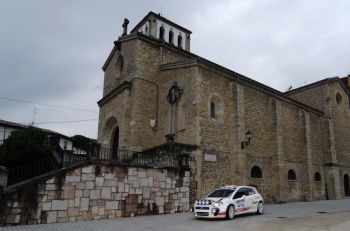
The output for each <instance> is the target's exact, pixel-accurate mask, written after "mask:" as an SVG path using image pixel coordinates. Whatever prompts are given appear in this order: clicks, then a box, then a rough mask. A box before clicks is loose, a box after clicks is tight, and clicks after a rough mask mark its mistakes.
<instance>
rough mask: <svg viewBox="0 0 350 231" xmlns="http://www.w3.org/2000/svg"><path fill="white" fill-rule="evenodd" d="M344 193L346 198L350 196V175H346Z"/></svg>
mask: <svg viewBox="0 0 350 231" xmlns="http://www.w3.org/2000/svg"><path fill="white" fill-rule="evenodd" d="M344 191H345V196H350V185H349V175H348V174H345V175H344Z"/></svg>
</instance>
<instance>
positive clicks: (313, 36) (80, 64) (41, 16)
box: [0, 0, 350, 138]
mask: <svg viewBox="0 0 350 231" xmlns="http://www.w3.org/2000/svg"><path fill="white" fill-rule="evenodd" d="M349 9H350V1H348V0H293V1H280V0H227V1H225V0H223V1H221V0H216V1H209V0H207V1H188V0H184V1H182V0H177V1H174V0H173V1H161V0H159V1H136V0H128V1H115V0H114V1H105V0H100V1H98V0H94V1H93V0H72V1H71V0H69V1H68V0H60V1H59V0H56V1H53V0H31V1H25V0H0V71H1V72H0V119H4V120H9V121H13V122H19V123H27V124H28V123H29V122H31V121H32V120H33V116H34V107H35V108H36V111H37V113H36V116H35V122H36V123H38V126H40V127H43V128H47V129H52V130H55V131H58V132H61V133H63V134H66V135H69V136H71V135H75V134H83V135H85V136H89V137H94V138H95V137H96V136H97V120H91V119H97V118H98V107H97V104H96V102H97V101H98V100H99V99H100V98H101V97H102V86H103V71H102V70H101V67H102V65H103V63H104V61H105V59H106V58H107V56H108V54H109V52H110V50H111V49H112V47H113V41H114V40H116V39H117V37H118V36H119V35H121V33H122V27H121V24H122V23H123V19H124V18H125V17H126V18H128V19H129V20H130V24H129V28H130V29H131V28H132V27H133V26H135V25H136V23H137V22H138V21H140V20H141V19H142V18H143V17H144V16H145V15H146V14H147V13H148V12H149V11H151V10H152V11H154V12H156V13H158V12H160V11H162V13H163V16H164V17H166V18H168V19H170V20H171V21H174V22H175V23H177V24H180V25H182V26H184V27H186V28H188V29H190V30H191V31H192V37H191V52H193V53H195V54H197V55H200V56H202V57H204V58H206V59H209V60H211V61H213V62H215V63H218V64H220V65H222V66H225V67H228V68H230V69H232V70H234V71H236V72H239V73H241V74H243V75H246V76H248V77H250V78H252V79H254V80H257V81H259V82H261V83H263V84H266V85H269V86H271V87H273V88H276V89H278V90H280V91H285V90H286V89H287V88H288V87H289V86H290V85H292V86H293V87H294V88H295V87H299V86H302V85H304V84H305V83H306V84H308V83H311V82H314V81H317V80H321V79H324V78H327V77H333V76H340V77H343V76H346V75H348V74H349V73H350V65H349V64H350V62H349V61H350V26H349V22H350V14H349ZM11 99H19V100H25V101H30V102H37V103H41V104H32V103H25V102H18V101H14V100H11ZM43 104H49V105H57V106H62V107H53V106H47V105H43ZM69 108H79V109H84V110H73V109H69ZM76 120H91V121H82V122H74V123H68V122H66V123H46V122H60V121H76Z"/></svg>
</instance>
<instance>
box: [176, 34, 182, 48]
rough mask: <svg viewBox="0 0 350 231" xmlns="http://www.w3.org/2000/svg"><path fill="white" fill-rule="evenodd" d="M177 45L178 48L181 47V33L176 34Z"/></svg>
mask: <svg viewBox="0 0 350 231" xmlns="http://www.w3.org/2000/svg"><path fill="white" fill-rule="evenodd" d="M177 46H178V47H179V48H182V36H181V35H179V36H177Z"/></svg>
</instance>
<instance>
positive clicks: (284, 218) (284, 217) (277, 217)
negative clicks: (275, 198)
mask: <svg viewBox="0 0 350 231" xmlns="http://www.w3.org/2000/svg"><path fill="white" fill-rule="evenodd" d="M276 218H279V219H286V218H287V217H276Z"/></svg>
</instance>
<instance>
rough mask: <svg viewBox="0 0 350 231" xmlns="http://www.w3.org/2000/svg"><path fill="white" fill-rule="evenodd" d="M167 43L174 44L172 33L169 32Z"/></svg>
mask: <svg viewBox="0 0 350 231" xmlns="http://www.w3.org/2000/svg"><path fill="white" fill-rule="evenodd" d="M169 43H171V44H174V33H173V32H172V31H169Z"/></svg>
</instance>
